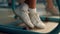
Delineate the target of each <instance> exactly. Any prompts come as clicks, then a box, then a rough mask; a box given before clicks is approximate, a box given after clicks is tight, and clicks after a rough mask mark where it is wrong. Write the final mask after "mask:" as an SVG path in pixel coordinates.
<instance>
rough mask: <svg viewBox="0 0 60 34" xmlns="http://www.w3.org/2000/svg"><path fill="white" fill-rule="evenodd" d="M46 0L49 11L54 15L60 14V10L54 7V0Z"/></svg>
mask: <svg viewBox="0 0 60 34" xmlns="http://www.w3.org/2000/svg"><path fill="white" fill-rule="evenodd" d="M46 2H47V5H46V8H47V11H50V12H51V13H52V14H53V15H58V14H59V11H58V10H57V9H56V8H55V7H54V5H53V0H46Z"/></svg>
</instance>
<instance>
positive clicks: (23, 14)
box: [15, 10, 34, 28]
mask: <svg viewBox="0 0 60 34" xmlns="http://www.w3.org/2000/svg"><path fill="white" fill-rule="evenodd" d="M15 12H16V14H17V15H18V16H19V17H20V18H21V19H22V20H23V21H24V23H25V24H26V25H28V26H29V27H30V28H34V25H33V24H32V22H31V20H30V17H29V15H28V13H27V12H25V11H21V10H20V11H15Z"/></svg>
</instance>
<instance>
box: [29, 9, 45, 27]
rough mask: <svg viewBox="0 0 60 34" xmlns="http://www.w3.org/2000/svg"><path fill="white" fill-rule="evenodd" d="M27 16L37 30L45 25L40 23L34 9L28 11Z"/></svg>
mask: <svg viewBox="0 0 60 34" xmlns="http://www.w3.org/2000/svg"><path fill="white" fill-rule="evenodd" d="M29 15H30V19H31V21H32V23H33V24H34V25H35V26H36V27H38V28H45V24H44V23H43V22H42V21H41V19H40V17H39V15H38V14H37V12H36V9H30V10H29Z"/></svg>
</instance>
